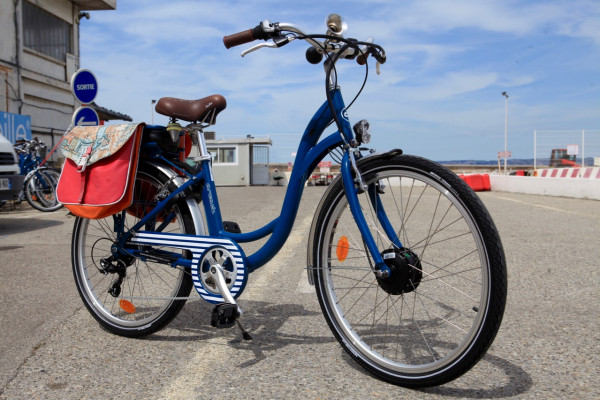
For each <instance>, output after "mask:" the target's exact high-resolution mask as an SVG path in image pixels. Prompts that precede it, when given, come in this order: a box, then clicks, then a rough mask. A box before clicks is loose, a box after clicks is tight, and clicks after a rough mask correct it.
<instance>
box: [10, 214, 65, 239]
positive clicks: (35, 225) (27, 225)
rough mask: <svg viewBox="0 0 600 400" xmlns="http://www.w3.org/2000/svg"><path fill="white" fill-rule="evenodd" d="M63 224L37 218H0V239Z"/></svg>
mask: <svg viewBox="0 0 600 400" xmlns="http://www.w3.org/2000/svg"><path fill="white" fill-rule="evenodd" d="M62 224H64V221H56V220H48V219H38V218H10V217H8V218H4V216H3V217H2V218H0V237H3V236H9V235H14V234H18V233H25V232H31V231H36V230H39V229H45V228H51V227H53V226H58V225H62Z"/></svg>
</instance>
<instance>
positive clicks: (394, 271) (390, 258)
mask: <svg viewBox="0 0 600 400" xmlns="http://www.w3.org/2000/svg"><path fill="white" fill-rule="evenodd" d="M381 256H382V258H383V261H384V262H385V265H387V267H388V268H389V269H390V275H389V276H388V277H386V278H382V277H377V283H379V286H380V287H381V288H382V289H383V290H385V291H386V292H387V293H389V294H392V295H400V294H404V293H409V292H412V291H413V290H415V289H416V288H417V287H418V286H419V283H421V278H422V277H423V272H422V269H421V261H420V260H419V257H417V255H416V254H415V253H413V252H412V251H410V250H409V249H405V248H400V249H389V250H385V251H384V252H382V253H381Z"/></svg>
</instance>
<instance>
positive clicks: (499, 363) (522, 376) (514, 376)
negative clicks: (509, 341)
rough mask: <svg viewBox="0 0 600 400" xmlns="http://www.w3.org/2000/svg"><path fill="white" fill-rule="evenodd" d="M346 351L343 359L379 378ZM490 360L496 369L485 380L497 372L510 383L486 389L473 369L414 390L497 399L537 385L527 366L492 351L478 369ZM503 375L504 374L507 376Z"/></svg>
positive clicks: (461, 396)
mask: <svg viewBox="0 0 600 400" xmlns="http://www.w3.org/2000/svg"><path fill="white" fill-rule="evenodd" d="M342 352H343V357H342V358H343V359H344V361H345V362H346V364H348V366H349V367H350V368H353V369H355V370H356V371H358V372H360V373H362V374H364V375H370V376H373V377H374V378H376V379H378V378H377V377H376V376H375V375H372V374H371V373H370V372H368V371H366V370H365V369H363V368H362V367H361V366H360V365H358V364H357V363H356V361H354V360H353V359H352V358H351V357H350V356H349V355H348V354H347V353H346V352H345V351H342ZM486 363H489V364H491V367H492V368H491V369H494V371H492V372H491V373H490V374H487V375H486V380H485V382H483V383H489V382H492V381H493V379H494V378H495V376H496V375H498V378H499V380H498V382H502V381H505V380H506V379H508V382H507V383H505V384H499V385H498V386H496V387H493V388H482V387H481V383H482V381H481V379H478V378H475V377H473V376H471V375H472V373H473V370H471V371H469V372H467V373H465V375H463V376H461V377H459V378H457V379H456V380H455V381H452V382H449V383H446V384H444V385H441V386H435V387H430V388H423V389H414V390H416V391H419V392H422V393H423V396H426V395H433V394H436V395H440V396H444V397H450V398H459V399H462V398H466V399H497V398H506V397H514V396H518V395H521V394H524V393H527V392H528V391H529V389H531V388H532V387H533V379H532V378H531V375H529V374H528V373H527V372H525V370H524V369H523V368H521V367H519V366H518V365H516V364H514V363H511V362H510V361H508V360H505V359H503V358H501V357H498V356H495V355H493V354H490V353H487V354H486V355H485V356H484V357H483V358H482V359H481V360H480V361H479V363H478V364H477V365H476V366H475V367H474V369H477V368H478V366H482V365H485V364H486ZM488 367H489V366H488ZM488 369H490V368H488ZM500 376H502V377H504V379H502V378H501V377H500ZM478 385H479V388H478ZM486 386H489V385H486Z"/></svg>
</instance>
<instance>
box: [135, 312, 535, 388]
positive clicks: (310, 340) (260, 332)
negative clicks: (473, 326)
mask: <svg viewBox="0 0 600 400" xmlns="http://www.w3.org/2000/svg"><path fill="white" fill-rule="evenodd" d="M241 305H242V308H244V310H246V313H245V314H244V316H243V318H242V319H241V321H242V323H243V324H244V328H245V329H246V330H247V331H249V332H250V334H251V335H252V337H253V340H251V341H245V340H243V339H242V334H241V332H240V331H239V329H238V328H237V327H233V328H230V329H233V330H235V338H234V339H232V340H230V341H229V345H230V346H231V347H232V350H251V351H252V352H253V353H254V358H253V359H251V360H248V361H246V362H244V363H243V364H241V365H239V367H240V368H245V367H250V366H253V365H255V364H258V363H260V362H261V361H262V360H264V359H266V358H267V356H266V354H265V353H266V352H275V351H277V350H278V349H282V348H284V347H285V346H289V345H296V344H309V345H311V344H312V345H319V344H323V343H332V342H335V341H336V339H335V338H334V337H333V336H332V335H327V336H314V335H310V336H309V335H296V334H292V333H288V332H289V330H288V332H285V330H283V329H281V328H282V326H283V325H284V324H285V323H286V322H287V320H288V319H289V318H292V317H315V318H322V317H321V313H320V312H315V311H310V310H307V309H305V308H304V307H303V306H301V305H298V304H279V305H278V304H274V303H267V302H261V301H244V302H243V304H241ZM212 309H213V306H212V305H211V304H208V303H205V302H202V301H197V302H193V303H189V304H188V305H187V306H186V307H185V308H184V309H183V310H182V312H181V313H180V315H179V316H178V317H177V318H176V319H175V320H174V321H172V322H171V323H170V324H169V328H172V329H173V330H174V331H175V333H174V332H173V331H171V332H170V333H169V334H168V335H161V333H160V332H158V333H155V334H153V335H150V336H148V337H146V338H144V339H142V340H149V341H155V340H156V341H202V340H208V339H212V338H214V337H216V336H220V335H222V332H221V331H220V330H217V329H215V328H213V327H211V326H210V317H211V313H212ZM177 332H178V333H179V334H178V333H177ZM340 352H341V353H342V358H343V359H344V361H345V362H346V363H347V364H348V366H349V367H350V368H353V369H355V370H356V371H359V372H360V373H362V374H365V375H369V376H373V375H372V374H371V373H369V372H368V371H366V370H364V369H363V368H362V367H361V366H360V365H358V363H356V361H354V360H353V359H352V358H351V357H350V356H349V355H348V354H347V353H346V352H345V351H344V350H343V349H341V348H340ZM479 363H480V364H482V365H483V366H484V367H485V368H486V369H491V370H492V371H491V372H492V373H491V375H489V376H488V377H489V379H486V381H485V382H481V385H480V384H479V381H477V380H475V379H473V378H470V377H469V372H467V373H466V374H465V375H464V376H463V377H461V378H459V379H458V380H457V381H455V382H450V383H448V384H446V385H443V386H438V387H433V388H427V389H421V391H422V392H423V393H424V394H425V393H427V394H429V393H430V394H438V395H442V396H445V397H449V398H470V399H493V398H503V397H512V396H518V395H520V394H523V393H526V392H527V391H528V390H529V389H530V388H531V387H532V386H533V379H532V378H531V376H530V375H529V374H528V373H527V372H526V371H525V370H524V369H523V368H521V367H519V366H518V365H515V364H514V363H511V362H510V361H508V360H505V359H503V358H500V357H497V356H495V355H493V354H490V353H487V354H486V355H485V357H483V359H482V360H481V361H480V362H479ZM485 364H487V365H485ZM474 368H477V366H475V367H474ZM375 378H377V377H375ZM492 381H496V382H497V385H498V386H496V387H491V388H490V382H492Z"/></svg>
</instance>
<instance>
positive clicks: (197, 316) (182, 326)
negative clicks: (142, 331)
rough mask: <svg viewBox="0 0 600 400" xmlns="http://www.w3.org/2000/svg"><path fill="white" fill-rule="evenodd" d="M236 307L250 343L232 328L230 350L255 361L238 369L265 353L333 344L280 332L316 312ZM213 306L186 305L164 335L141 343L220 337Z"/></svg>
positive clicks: (251, 304)
mask: <svg viewBox="0 0 600 400" xmlns="http://www.w3.org/2000/svg"><path fill="white" fill-rule="evenodd" d="M241 303H242V304H240V305H241V306H242V308H243V309H244V310H245V313H244V316H243V317H242V318H241V319H240V322H241V323H242V324H243V326H244V329H245V330H247V331H248V332H249V333H250V334H251V335H252V338H253V340H243V338H242V333H241V331H240V330H239V329H238V328H237V326H234V327H232V328H228V329H232V330H234V331H235V338H234V339H232V340H230V341H229V345H230V346H232V350H233V349H235V350H251V351H252V352H253V353H254V356H255V358H254V359H252V360H248V361H246V362H244V363H243V364H241V365H239V367H240V368H246V367H250V366H252V365H255V364H257V363H259V362H260V361H262V360H264V359H265V358H266V355H265V352H270V351H277V350H278V349H281V348H284V347H285V346H289V345H294V344H314V345H318V344H322V343H331V342H335V338H334V337H333V336H331V335H328V336H307V335H300V334H293V333H287V332H284V330H282V329H280V328H281V327H282V326H283V325H284V324H285V323H286V321H287V320H288V319H290V318H293V317H316V318H319V317H321V313H320V312H314V311H309V310H306V309H305V308H304V307H303V306H301V305H298V304H274V303H267V302H261V301H243V302H241ZM213 307H214V306H213V305H211V304H208V303H205V302H200V301H198V302H194V303H191V304H188V305H186V307H185V308H184V309H183V310H182V312H181V313H180V315H179V316H178V317H177V318H176V319H175V320H173V322H171V323H170V324H169V328H171V329H173V330H175V331H179V332H180V333H181V335H177V334H176V333H175V334H174V333H173V332H172V331H171V332H169V334H168V335H161V333H160V332H158V333H155V334H153V335H150V336H148V337H146V338H144V339H143V340H150V341H154V340H158V341H202V340H207V339H211V338H214V337H215V336H221V335H223V332H222V331H221V330H218V329H215V328H213V327H212V326H211V325H210V319H211V314H212V309H213Z"/></svg>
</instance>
